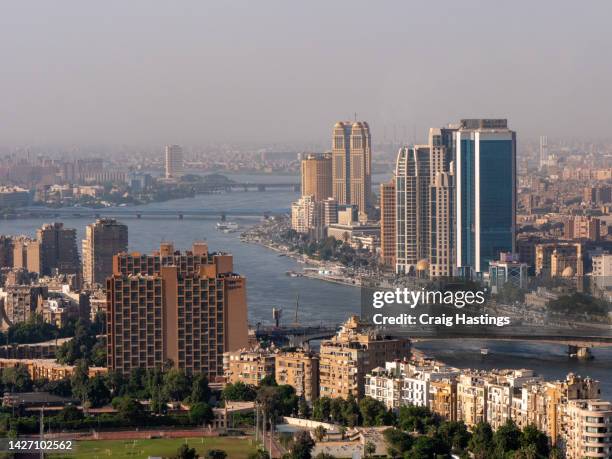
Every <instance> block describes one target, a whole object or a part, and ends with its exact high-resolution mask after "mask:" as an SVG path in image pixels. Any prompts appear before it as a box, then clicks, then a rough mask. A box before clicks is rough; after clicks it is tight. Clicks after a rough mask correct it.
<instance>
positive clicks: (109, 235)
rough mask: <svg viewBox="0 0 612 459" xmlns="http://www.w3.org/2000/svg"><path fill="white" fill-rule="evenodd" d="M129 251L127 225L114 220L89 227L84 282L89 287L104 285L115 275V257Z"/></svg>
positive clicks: (85, 243) (98, 221)
mask: <svg viewBox="0 0 612 459" xmlns="http://www.w3.org/2000/svg"><path fill="white" fill-rule="evenodd" d="M127 249H128V227H127V225H124V224H122V223H119V222H117V220H115V219H112V218H103V219H99V220H96V222H95V223H92V224H90V225H87V227H86V228H85V239H83V281H84V282H85V283H86V284H88V285H95V284H100V285H104V284H105V283H106V278H107V277H109V276H111V275H112V273H113V256H114V255H117V254H118V253H121V252H127Z"/></svg>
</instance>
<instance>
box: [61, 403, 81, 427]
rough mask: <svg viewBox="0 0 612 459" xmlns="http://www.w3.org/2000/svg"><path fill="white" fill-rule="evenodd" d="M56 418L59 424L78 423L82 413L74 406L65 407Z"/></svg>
mask: <svg viewBox="0 0 612 459" xmlns="http://www.w3.org/2000/svg"><path fill="white" fill-rule="evenodd" d="M56 418H57V420H58V421H59V422H61V423H65V422H72V421H80V420H81V419H83V412H82V411H81V410H79V409H78V408H77V407H76V406H74V405H67V406H65V407H64V408H62V411H60V412H59V413H58V414H57V416H56Z"/></svg>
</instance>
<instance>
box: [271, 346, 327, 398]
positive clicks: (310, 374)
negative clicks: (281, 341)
mask: <svg viewBox="0 0 612 459" xmlns="http://www.w3.org/2000/svg"><path fill="white" fill-rule="evenodd" d="M275 379H276V382H277V383H278V384H288V385H289V386H292V387H293V388H294V389H295V393H296V395H297V396H298V397H304V399H305V400H306V401H308V402H311V401H313V400H315V399H317V398H318V397H319V357H318V356H317V355H316V354H314V353H312V352H308V351H304V350H298V351H295V352H281V353H278V354H276V372H275Z"/></svg>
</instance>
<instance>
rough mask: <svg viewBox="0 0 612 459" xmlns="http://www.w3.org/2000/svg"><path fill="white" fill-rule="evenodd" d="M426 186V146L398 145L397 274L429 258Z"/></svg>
mask: <svg viewBox="0 0 612 459" xmlns="http://www.w3.org/2000/svg"><path fill="white" fill-rule="evenodd" d="M429 188H430V149H429V147H428V146H426V145H415V146H413V147H402V148H400V150H399V153H398V155H397V163H396V168H395V193H396V198H395V205H396V214H395V215H396V226H395V228H396V240H395V243H396V261H395V263H396V264H395V271H396V272H397V273H404V274H409V273H412V272H414V271H415V270H416V265H417V263H418V262H419V261H420V260H427V258H428V257H429V242H430V233H429V232H430V222H429V210H430V202H429V192H430V189H429Z"/></svg>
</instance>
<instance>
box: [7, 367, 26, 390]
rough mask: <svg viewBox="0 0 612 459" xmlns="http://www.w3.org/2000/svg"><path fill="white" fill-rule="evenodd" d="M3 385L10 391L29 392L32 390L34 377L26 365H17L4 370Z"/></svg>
mask: <svg viewBox="0 0 612 459" xmlns="http://www.w3.org/2000/svg"><path fill="white" fill-rule="evenodd" d="M2 385H3V386H4V387H5V388H7V389H8V390H9V391H10V392H27V391H30V390H32V379H31V378H30V373H28V369H27V368H26V367H25V366H23V365H17V366H15V367H12V368H4V369H3V370H2Z"/></svg>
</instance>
